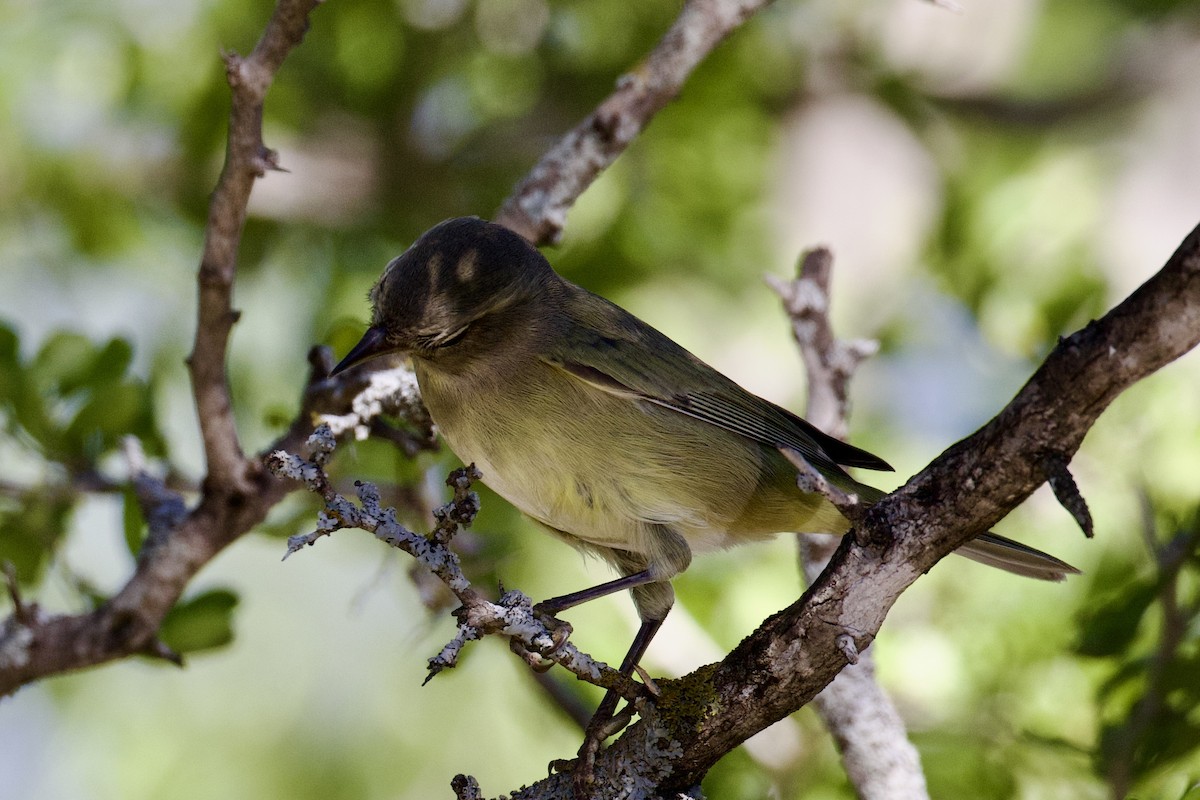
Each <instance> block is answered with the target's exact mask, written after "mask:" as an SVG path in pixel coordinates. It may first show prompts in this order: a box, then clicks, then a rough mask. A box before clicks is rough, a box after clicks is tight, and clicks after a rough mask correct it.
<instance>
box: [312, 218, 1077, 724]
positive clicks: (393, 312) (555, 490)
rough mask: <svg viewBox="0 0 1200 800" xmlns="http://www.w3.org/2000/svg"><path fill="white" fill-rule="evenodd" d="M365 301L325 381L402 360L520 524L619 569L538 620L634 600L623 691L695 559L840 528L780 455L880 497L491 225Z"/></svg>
mask: <svg viewBox="0 0 1200 800" xmlns="http://www.w3.org/2000/svg"><path fill="white" fill-rule="evenodd" d="M371 301H372V304H373V306H374V313H373V316H372V323H371V327H370V328H369V329H368V330H367V332H366V334H365V335H364V336H363V338H362V340H361V341H360V342H359V343H358V344H357V345H356V346H355V347H354V348H353V349H352V350H351V351H350V353H349V354H348V355H347V356H346V358H345V359H344V360H343V361H342V362H341V363H340V364H338V366H337V367H336V369H335V370H334V372H335V373H337V372H340V371H342V370H344V369H347V368H348V367H350V366H353V365H355V364H359V363H361V362H362V361H364V360H366V359H369V358H372V357H374V356H378V355H382V354H385V353H400V352H403V353H407V354H408V355H409V356H411V358H412V364H413V369H414V370H415V372H416V375H417V381H418V382H419V383H420V387H421V396H422V398H423V399H424V401H425V405H426V406H427V407H428V409H429V413H430V414H431V415H432V416H433V419H434V421H435V422H436V423H437V426H438V428H439V429H440V431H441V433H442V436H443V437H444V438H445V440H446V442H447V443H448V444H449V445H450V448H451V449H452V450H453V451H454V452H455V454H457V455H458V457H459V458H461V459H462V460H463V461H464V462H474V463H475V464H476V465H477V466H478V467H479V469H480V470H482V471H483V476H484V481H485V482H486V483H487V484H488V485H489V486H491V488H492V489H494V490H495V491H496V492H497V493H498V494H500V495H501V496H503V497H505V498H506V499H507V500H508V501H509V502H511V503H512V504H513V505H515V506H516V507H517V508H519V509H520V510H521V511H523V512H525V513H526V514H528V515H529V516H530V517H532V518H533V519H535V520H537V521H538V522H540V523H541V524H542V525H544V526H546V527H547V528H549V529H550V530H551V531H553V532H554V533H556V534H558V535H559V536H560V537H562V538H563V539H565V540H566V541H568V542H570V543H571V544H573V545H576V546H577V547H580V548H582V549H584V550H588V551H591V552H593V553H597V554H599V555H600V556H602V557H603V558H604V559H605V560H607V561H608V562H609V563H611V564H612V565H613V566H614V567H616V569H617V570H618V571H619V572H620V573H621V575H622V577H620V578H618V579H616V580H613V581H610V582H608V583H605V584H601V585H600V586H596V587H592V588H590V589H585V590H583V591H581V592H575V593H572V594H568V595H564V596H563V597H558V598H554V599H553V600H548V601H546V602H544V603H542V604H539V608H540V609H541V610H542V611H545V612H548V613H555V612H558V611H562V610H564V609H567V608H570V607H572V606H574V605H577V604H579V603H582V602H584V601H586V600H590V599H593V598H595V597H600V596H603V595H606V594H610V593H612V592H615V591H618V590H621V589H631V590H632V594H633V599H634V603H635V605H636V606H637V610H638V614H639V615H640V617H641V619H642V626H641V629H640V631H639V632H638V635H637V637H636V638H635V640H634V643H633V646H632V648H631V649H630V651H629V653H628V655H627V656H626V659H625V662H624V664H623V665H622V670H623V671H624V672H625V673H626V674H629V673H630V672H632V670H633V668H634V666H635V665H636V663H637V661H638V660H639V659H640V658H641V656H642V654H643V653H644V651H645V649H646V647H647V645H648V644H649V643H650V639H651V638H652V637H653V636H654V633H655V632H656V631H657V630H658V628H659V626H660V625H661V624H662V621H663V619H664V618H665V617H666V615H667V612H668V611H669V610H670V608H671V605H672V603H673V602H674V592H673V591H672V589H671V584H670V580H671V578H672V577H674V576H675V575H677V574H679V573H680V572H681V571H683V570H684V569H686V568H687V566H688V564H689V563H690V562H691V560H692V554H693V553H697V552H704V551H708V550H715V549H718V548H722V547H729V546H731V545H736V544H742V543H745V542H753V541H759V540H762V539H767V538H769V537H771V536H774V535H775V534H777V533H779V532H781V531H797V532H799V531H803V532H815V533H821V532H827V533H835V534H840V533H845V532H846V531H847V530H848V529H849V527H850V523H849V521H848V520H847V519H846V518H845V517H844V516H842V514H841V513H839V512H838V510H837V508H836V507H835V506H834V505H833V504H832V503H830V502H829V501H828V500H827V499H825V497H824V496H822V495H820V494H816V493H811V492H805V491H802V490H801V489H800V488H798V487H797V483H796V478H797V470H796V468H795V467H794V466H793V465H792V464H791V463H790V462H789V461H788V459H787V458H785V457H784V455H783V454H782V452H781V451H783V450H789V451H792V452H793V453H798V454H800V455H801V456H803V458H804V459H805V460H806V461H807V462H808V463H809V464H811V465H812V466H813V467H814V468H815V469H816V470H818V471H819V472H820V473H821V475H823V476H824V477H825V478H826V479H827V480H828V481H829V482H831V483H832V484H834V485H836V486H838V487H840V488H842V489H844V490H846V491H849V492H853V493H856V494H857V495H858V496H859V497H860V498H861V499H863V500H864V501H866V502H874V501H875V500H878V499H879V498H880V497H882V495H883V493H882V492H880V491H878V490H877V489H873V488H871V487H869V486H865V485H863V484H861V483H859V482H857V481H855V480H854V479H853V478H851V477H850V476H849V475H848V474H847V473H846V472H845V470H844V469H843V467H864V468H867V469H881V470H890V469H891V467H889V466H888V465H887V464H886V463H885V462H884V461H883V460H881V459H879V458H877V457H876V456H873V455H871V454H870V453H867V452H865V451H863V450H860V449H858V448H857V447H852V446H851V445H848V444H846V443H844V442H841V441H839V440H837V439H834V438H832V437H830V436H827V435H825V434H824V433H822V432H821V431H819V430H817V429H816V428H814V427H813V426H812V425H810V424H809V423H807V422H805V421H804V420H803V419H801V418H800V417H798V416H796V415H795V414H793V413H791V412H790V411H787V410H785V409H783V408H781V407H779V406H777V405H775V404H774V403H771V402H768V401H766V400H763V399H762V398H760V397H757V396H755V395H753V394H751V393H750V392H748V391H746V390H745V389H743V388H742V387H740V386H738V385H737V384H736V383H734V382H733V381H732V380H730V379H729V378H726V377H725V376H724V375H722V374H721V373H719V372H717V371H716V370H715V369H713V368H712V367H710V366H708V365H707V364H705V363H704V362H703V361H701V360H700V359H698V358H696V357H695V356H694V355H692V354H691V353H689V352H688V351H687V350H685V349H684V348H682V347H681V346H679V345H678V344H676V343H675V342H673V341H672V340H671V339H669V338H667V337H666V336H664V335H663V334H662V333H659V332H658V331H657V330H655V329H654V328H652V327H651V326H649V325H647V324H646V323H645V322H643V321H641V320H640V319H638V318H637V317H635V316H633V315H632V314H630V313H629V312H627V311H625V310H624V309H622V308H620V307H618V306H616V305H614V304H612V303H610V302H609V301H607V300H605V299H604V298H602V297H598V296H597V295H594V294H592V293H591V292H589V291H587V290H585V289H582V288H580V287H579V286H576V285H575V284H573V283H571V282H570V281H567V280H565V279H563V278H562V277H560V276H559V275H558V274H557V273H555V272H554V270H553V269H552V268H551V266H550V264H549V263H548V262H547V261H546V259H545V258H543V257H542V255H541V254H540V253H539V252H538V251H537V250H536V249H535V248H534V247H533V246H531V245H530V244H529V243H528V242H527V241H525V240H524V239H523V238H521V237H520V236H518V235H517V234H515V233H513V232H512V231H510V230H508V229H507V228H504V227H502V226H500V225H495V224H492V223H489V222H485V221H483V220H480V219H477V218H474V217H471V218H461V219H452V220H449V221H447V222H443V223H441V224H440V225H438V226H436V227H435V228H433V229H432V230H430V231H428V232H427V233H425V234H424V235H423V236H421V238H420V239H418V240H417V242H416V243H415V244H413V246H412V247H410V248H409V249H408V250H407V251H406V252H405V253H404V254H403V255H401V256H399V257H398V258H396V259H394V260H393V261H392V262H391V263H390V264H388V265H387V268H386V269H385V270H384V272H383V275H382V277H380V279H379V282H378V283H376V284H375V287H374V289H373V290H372V291H371ZM957 552H958V553H960V554H962V555H965V556H967V557H968V558H972V559H975V560H977V561H981V562H983V563H985V564H989V565H991V566H994V567H999V568H1000V569H1005V570H1008V571H1010V572H1015V573H1017V574H1020V575H1026V576H1029V577H1033V578H1040V579H1043V580H1062V579H1063V577H1064V576H1065V575H1066V574H1067V573H1072V572H1077V570H1075V569H1074V568H1073V567H1071V566H1070V565H1068V564H1066V563H1064V562H1062V561H1059V560H1058V559H1056V558H1054V557H1053V556H1050V555H1047V554H1045V553H1042V552H1039V551H1037V550H1034V549H1032V548H1029V547H1025V546H1024V545H1021V544H1018V543H1016V542H1013V541H1010V540H1008V539H1004V538H1002V537H1000V536H996V535H994V534H990V533H989V534H984V535H982V536H980V537H978V538H976V539H974V540H972V541H970V542H968V543H967V544H966V545H964V546H963V547H961V548H960V549H959V550H958V551H957ZM611 702H612V704H614V705H615V702H616V701H615V698H613V699H612V701H611ZM609 711H610V713H611V708H610V709H609Z"/></svg>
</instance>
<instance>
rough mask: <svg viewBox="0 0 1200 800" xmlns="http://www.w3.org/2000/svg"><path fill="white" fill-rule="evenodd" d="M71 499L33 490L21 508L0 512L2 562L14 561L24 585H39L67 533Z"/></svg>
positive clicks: (24, 499)
mask: <svg viewBox="0 0 1200 800" xmlns="http://www.w3.org/2000/svg"><path fill="white" fill-rule="evenodd" d="M72 508H73V506H72V498H68V497H64V496H62V495H58V494H55V493H54V492H53V491H50V490H46V491H35V490H31V491H29V492H27V493H25V494H24V495H23V496H22V497H21V502H20V505H19V506H18V507H17V508H15V509H13V510H11V511H6V512H4V513H0V561H11V562H12V564H13V566H14V567H16V570H17V578H18V579H19V580H20V581H21V583H23V584H33V583H36V582H37V581H38V580H39V579H40V578H41V576H42V571H43V570H44V569H45V568H46V564H47V563H48V562H49V560H50V557H51V556H52V555H53V554H54V551H55V549H56V547H57V545H58V542H59V540H60V539H61V538H62V536H63V535H64V534H65V532H66V529H67V523H68V521H69V519H70V514H71V510H72Z"/></svg>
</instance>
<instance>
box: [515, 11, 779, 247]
mask: <svg viewBox="0 0 1200 800" xmlns="http://www.w3.org/2000/svg"><path fill="white" fill-rule="evenodd" d="M769 2H770V0H688V2H687V3H685V4H684V6H683V8H682V9H681V10H680V12H679V16H678V17H677V18H676V20H675V23H674V24H673V25H672V26H671V28H670V29H669V30H668V31H667V33H666V34H665V35H664V36H663V38H662V39H661V40H660V41H659V43H658V45H657V46H656V47H655V48H654V50H653V51H652V52H651V53H650V54H649V55H648V56H647V57H646V59H645V60H644V61H642V62H641V63H640V64H638V66H637V67H635V68H634V69H633V70H632V71H630V72H628V73H626V74H625V75H623V76H621V78H620V79H619V80H618V81H617V87H616V89H615V90H614V91H613V93H612V94H611V95H609V96H608V97H607V98H606V99H605V100H604V101H603V102H602V103H600V105H599V106H598V107H597V108H596V110H595V111H593V112H592V113H591V114H589V115H588V116H587V117H586V118H585V119H584V120H583V121H582V122H580V123H579V124H578V125H576V126H575V127H574V128H573V129H572V130H571V131H569V132H568V133H567V134H566V135H565V136H563V138H562V139H560V140H559V142H558V144H556V145H555V146H554V147H553V148H551V149H550V150H549V151H548V152H547V153H546V154H545V155H544V156H542V159H541V160H540V161H539V162H538V163H537V165H536V166H535V167H534V168H533V169H532V170H531V171H530V173H529V175H528V176H526V177H525V179H524V180H522V181H521V182H520V183H519V184H517V187H516V189H515V190H514V191H513V193H512V194H511V195H510V196H509V197H508V199H507V200H505V201H504V205H503V206H501V208H500V210H499V211H498V212H497V213H496V218H495V221H496V222H498V223H500V224H501V225H505V226H507V227H508V228H510V229H512V230H514V231H516V232H517V233H519V234H521V235H522V236H524V237H525V238H526V239H528V240H529V241H531V242H533V243H534V244H537V245H542V244H552V243H554V242H556V241H558V237H559V235H560V234H561V233H562V229H563V227H564V226H565V225H566V219H567V212H568V211H569V210H570V208H571V206H572V205H574V204H575V201H576V200H577V199H578V198H579V195H581V194H582V193H583V190H584V189H586V188H587V187H588V186H590V185H591V183H592V181H594V180H595V179H596V176H598V175H599V174H600V173H601V172H603V171H604V170H605V169H607V168H608V166H609V165H610V164H612V162H613V161H615V160H616V159H617V156H619V155H621V153H623V152H625V149H626V148H627V147H629V145H630V143H632V142H633V140H634V139H635V138H637V135H638V134H639V133H641V132H642V130H643V129H644V128H645V127H646V125H647V124H649V122H650V120H651V119H652V118H653V117H654V115H655V114H657V113H658V112H659V111H661V110H662V109H663V108H664V107H665V106H666V105H667V104H668V103H670V102H671V101H672V100H674V99H675V97H676V96H677V95H678V94H679V92H680V90H681V89H682V88H683V84H684V82H685V81H686V80H687V79H688V76H690V75H691V73H692V71H693V70H695V69H696V67H697V66H698V65H699V64H700V62H701V61H703V60H704V58H705V57H706V56H707V55H708V54H709V53H710V52H712V50H713V48H714V47H716V46H717V45H718V44H720V42H721V41H722V40H723V39H724V38H725V37H726V36H728V35H729V34H730V32H732V31H733V30H734V29H735V28H737V27H738V26H739V25H741V24H742V23H743V22H745V21H746V19H748V18H749V17H750V16H751V15H753V14H754V13H755V12H756V11H758V10H759V9H761V8H763V7H764V6H766V5H768V4H769Z"/></svg>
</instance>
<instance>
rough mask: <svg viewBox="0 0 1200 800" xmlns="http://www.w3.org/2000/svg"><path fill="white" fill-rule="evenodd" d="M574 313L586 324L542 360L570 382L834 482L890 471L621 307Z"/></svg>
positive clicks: (591, 305)
mask: <svg viewBox="0 0 1200 800" xmlns="http://www.w3.org/2000/svg"><path fill="white" fill-rule="evenodd" d="M580 291H581V292H582V291H583V290H580ZM597 301H599V304H597ZM581 306H582V308H581ZM572 310H573V311H574V312H575V316H576V317H577V318H580V319H581V321H582V322H583V323H584V324H583V325H572V326H566V327H567V329H568V330H569V331H571V333H568V334H567V335H565V336H561V337H559V338H558V339H557V340H556V341H555V342H552V343H550V345H549V347H548V348H547V352H546V355H545V356H543V358H544V359H545V360H546V361H547V362H548V363H549V364H551V365H553V366H555V367H557V368H559V369H561V370H563V371H564V372H566V373H567V374H568V375H571V376H573V377H575V378H576V379H578V380H581V381H584V382H586V383H588V384H589V385H591V386H593V387H595V388H597V389H600V390H602V391H605V392H608V393H610V394H614V395H618V396H621V397H626V398H629V399H633V400H640V401H643V402H647V403H652V404H654V405H657V406H661V407H662V408H667V409H670V410H671V411H675V412H677V413H679V414H684V415H687V416H689V417H693V418H694V419H698V420H701V421H703V422H707V423H709V424H710V425H716V426H717V427H720V428H724V429H725V430H728V431H732V432H733V433H737V434H739V435H741V436H745V437H746V438H748V439H752V440H754V441H757V442H761V443H762V444H765V445H768V446H770V447H774V448H780V447H787V448H791V449H792V450H796V451H798V452H799V453H800V454H801V455H803V456H804V458H805V459H806V460H807V461H808V462H809V463H810V464H812V465H813V466H814V467H816V468H818V469H820V470H821V471H822V472H825V473H827V474H830V475H845V472H844V471H843V470H842V468H841V466H839V465H845V466H849V467H865V468H867V469H878V470H891V467H890V466H889V465H888V464H887V462H885V461H884V460H883V459H881V458H879V457H877V456H874V455H872V454H871V453H868V452H866V451H865V450H861V449H859V448H857V447H854V446H852V445H849V444H846V443H845V442H842V441H840V440H838V439H835V438H833V437H832V436H828V435H827V434H825V433H822V432H821V431H820V430H818V429H817V428H815V427H813V426H812V425H811V424H810V423H808V422H806V421H805V420H803V419H801V418H800V417H798V416H796V415H795V414H793V413H791V412H790V411H788V410H786V409H784V408H781V407H780V406H777V405H775V404H774V403H771V402H769V401H767V400H764V399H762V398H761V397H758V396H756V395H753V394H751V393H750V392H748V391H746V390H745V389H743V388H742V387H740V386H738V385H737V384H736V383H735V382H733V381H732V380H730V379H729V378H727V377H725V376H724V375H722V374H721V373H719V372H717V371H716V370H715V369H713V368H712V367H710V366H708V365H707V364H705V363H704V362H703V361H701V360H700V359H698V358H696V357H695V356H693V355H692V354H691V353H689V352H688V351H687V350H685V349H684V348H683V347H681V346H679V345H678V344H676V343H675V342H674V341H672V340H671V339H669V338H668V337H666V336H665V335H663V334H662V333H660V332H658V331H657V330H655V329H654V328H652V327H651V326H649V325H647V324H646V323H644V322H642V321H641V320H639V319H638V318H637V317H634V316H633V315H632V314H629V313H628V312H626V311H624V310H623V309H621V308H620V307H618V306H615V305H613V304H611V303H609V302H608V301H606V300H603V299H601V298H598V297H596V296H595V295H590V296H588V297H587V298H586V300H585V301H584V302H583V303H577V304H575V305H574V307H573V308H572Z"/></svg>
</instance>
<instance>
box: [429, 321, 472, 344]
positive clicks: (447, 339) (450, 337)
mask: <svg viewBox="0 0 1200 800" xmlns="http://www.w3.org/2000/svg"><path fill="white" fill-rule="evenodd" d="M470 327H471V323H469V322H468V323H467V324H466V325H463V326H462V327H461V328H459V329H458V330H456V331H451V332H450V333H447V334H445V335H443V336H439V337H438V338H437V346H438V347H449V346H450V345H452V344H458V343H459V342H460V341H462V338H463V337H464V336H466V335H467V331H468V330H469V329H470Z"/></svg>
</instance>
